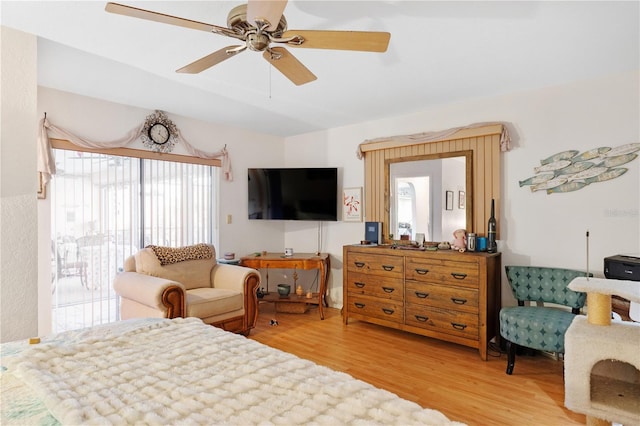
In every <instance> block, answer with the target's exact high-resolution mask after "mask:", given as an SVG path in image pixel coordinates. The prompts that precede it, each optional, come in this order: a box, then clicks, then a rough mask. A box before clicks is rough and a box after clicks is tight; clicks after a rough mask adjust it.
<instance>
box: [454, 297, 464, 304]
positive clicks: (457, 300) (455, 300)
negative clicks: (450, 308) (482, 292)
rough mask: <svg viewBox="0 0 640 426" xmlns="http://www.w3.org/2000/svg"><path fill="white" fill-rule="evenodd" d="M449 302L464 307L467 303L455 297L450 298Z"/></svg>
mask: <svg viewBox="0 0 640 426" xmlns="http://www.w3.org/2000/svg"><path fill="white" fill-rule="evenodd" d="M451 301H452V302H453V303H455V304H456V305H464V304H465V303H467V299H456V298H455V297H452V298H451Z"/></svg>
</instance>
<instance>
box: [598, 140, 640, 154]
mask: <svg viewBox="0 0 640 426" xmlns="http://www.w3.org/2000/svg"><path fill="white" fill-rule="evenodd" d="M636 151H640V143H629V144H626V145H620V146H617V147H615V148H612V149H611V150H609V151H607V152H605V153H604V154H602V155H601V157H616V156H618V155H625V154H631V153H634V152H636Z"/></svg>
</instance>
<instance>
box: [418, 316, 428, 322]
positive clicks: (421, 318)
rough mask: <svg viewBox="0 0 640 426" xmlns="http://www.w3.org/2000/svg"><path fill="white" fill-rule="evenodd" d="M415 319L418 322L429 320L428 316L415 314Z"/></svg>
mask: <svg viewBox="0 0 640 426" xmlns="http://www.w3.org/2000/svg"><path fill="white" fill-rule="evenodd" d="M416 320H418V321H420V322H427V321H428V320H429V317H423V316H422V315H416Z"/></svg>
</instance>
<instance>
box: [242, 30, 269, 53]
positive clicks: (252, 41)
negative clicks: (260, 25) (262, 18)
mask: <svg viewBox="0 0 640 426" xmlns="http://www.w3.org/2000/svg"><path fill="white" fill-rule="evenodd" d="M269 43H271V40H269V36H268V35H266V34H262V33H260V32H257V33H250V34H248V35H247V46H248V47H249V49H251V50H253V51H254V52H262V51H264V50H265V49H266V48H268V47H269Z"/></svg>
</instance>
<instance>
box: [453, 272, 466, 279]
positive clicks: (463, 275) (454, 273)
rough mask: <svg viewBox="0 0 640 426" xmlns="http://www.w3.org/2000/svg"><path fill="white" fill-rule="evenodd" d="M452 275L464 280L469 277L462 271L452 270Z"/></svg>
mask: <svg viewBox="0 0 640 426" xmlns="http://www.w3.org/2000/svg"><path fill="white" fill-rule="evenodd" d="M451 276H452V277H453V278H455V279H456V280H464V279H465V278H467V274H462V273H460V272H452V273H451Z"/></svg>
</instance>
